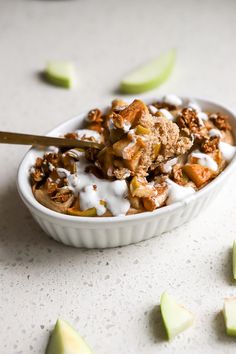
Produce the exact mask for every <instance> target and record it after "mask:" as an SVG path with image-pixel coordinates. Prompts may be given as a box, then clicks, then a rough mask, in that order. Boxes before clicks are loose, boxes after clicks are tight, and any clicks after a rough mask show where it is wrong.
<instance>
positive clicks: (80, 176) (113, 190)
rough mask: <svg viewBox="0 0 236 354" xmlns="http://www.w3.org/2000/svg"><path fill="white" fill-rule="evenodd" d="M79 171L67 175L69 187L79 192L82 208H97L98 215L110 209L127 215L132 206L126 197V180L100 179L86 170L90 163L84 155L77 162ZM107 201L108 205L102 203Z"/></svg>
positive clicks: (113, 212) (115, 212) (114, 212)
mask: <svg viewBox="0 0 236 354" xmlns="http://www.w3.org/2000/svg"><path fill="white" fill-rule="evenodd" d="M76 166H77V172H76V173H75V174H70V172H69V171H67V172H68V173H69V174H68V175H67V179H68V186H69V189H71V190H72V191H73V193H74V194H75V195H78V194H79V200H80V208H81V210H86V209H89V208H96V210H97V215H99V216H101V215H103V214H104V213H105V212H106V209H109V210H110V212H111V213H112V214H113V215H114V216H119V215H125V214H126V213H127V211H128V210H129V208H130V202H129V201H128V199H126V196H127V194H128V187H127V184H126V181H125V180H116V181H109V180H105V179H99V178H97V177H96V176H95V175H93V174H92V173H87V172H85V168H86V167H87V166H89V163H88V162H87V160H86V159H85V158H84V157H81V158H80V161H78V162H76ZM57 170H58V169H57ZM101 200H102V201H105V202H106V205H105V206H104V205H102V204H100V201H101Z"/></svg>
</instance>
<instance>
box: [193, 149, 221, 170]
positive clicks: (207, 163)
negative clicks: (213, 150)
mask: <svg viewBox="0 0 236 354" xmlns="http://www.w3.org/2000/svg"><path fill="white" fill-rule="evenodd" d="M190 156H192V157H196V158H197V159H198V164H199V165H201V166H204V167H208V168H210V169H211V170H212V171H214V172H216V171H217V170H218V165H217V163H216V161H215V160H214V159H213V158H212V157H211V156H209V155H207V154H203V153H202V152H200V151H198V150H195V151H193V152H192V153H191V155H190Z"/></svg>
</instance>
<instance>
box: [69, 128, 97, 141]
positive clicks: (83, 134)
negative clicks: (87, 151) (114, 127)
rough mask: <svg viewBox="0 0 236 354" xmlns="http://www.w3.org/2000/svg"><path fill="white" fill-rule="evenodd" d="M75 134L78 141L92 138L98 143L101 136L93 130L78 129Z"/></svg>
mask: <svg viewBox="0 0 236 354" xmlns="http://www.w3.org/2000/svg"><path fill="white" fill-rule="evenodd" d="M75 133H76V134H77V136H78V139H82V138H84V139H89V138H94V139H95V140H96V141H97V142H98V143H100V142H101V135H100V134H99V133H98V132H97V131H95V130H91V129H78V130H76V131H75Z"/></svg>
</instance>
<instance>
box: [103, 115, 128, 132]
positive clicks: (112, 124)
mask: <svg viewBox="0 0 236 354" xmlns="http://www.w3.org/2000/svg"><path fill="white" fill-rule="evenodd" d="M130 128H131V124H130V122H128V121H124V124H123V127H122V128H121V129H123V131H124V132H125V133H128V131H129V130H130ZM108 129H109V130H110V131H111V130H113V129H117V127H116V126H115V124H114V121H113V119H112V118H111V119H109V122H108Z"/></svg>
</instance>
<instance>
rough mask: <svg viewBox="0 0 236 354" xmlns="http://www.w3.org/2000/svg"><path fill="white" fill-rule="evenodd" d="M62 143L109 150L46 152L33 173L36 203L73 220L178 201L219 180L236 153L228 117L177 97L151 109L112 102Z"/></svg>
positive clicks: (140, 104)
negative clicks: (95, 145) (71, 141)
mask: <svg viewBox="0 0 236 354" xmlns="http://www.w3.org/2000/svg"><path fill="white" fill-rule="evenodd" d="M64 136H65V137H67V138H70V139H80V140H90V141H95V142H101V143H102V144H103V145H104V147H103V149H102V150H100V151H99V150H97V149H93V148H87V149H78V148H74V149H66V148H63V149H58V148H53V147H52V148H47V150H45V153H44V156H43V157H38V158H37V159H36V161H35V163H34V166H32V167H31V168H30V171H29V174H30V180H31V185H32V191H33V194H34V196H35V198H36V199H37V200H38V202H40V203H41V204H43V205H44V206H46V207H47V208H50V209H52V210H54V211H56V212H59V213H66V214H69V215H73V216H87V217H88V216H90V217H91V216H93V217H95V216H97V217H101V216H118V215H129V214H134V213H141V212H145V211H153V210H155V209H157V208H161V207H163V206H165V205H169V204H172V203H175V202H178V201H181V200H183V199H184V198H185V197H187V196H189V195H191V194H193V193H195V192H197V191H198V190H199V189H201V188H203V187H204V186H205V185H206V184H208V183H209V182H210V181H211V180H212V179H214V178H215V177H216V176H217V175H218V174H219V173H221V171H222V170H223V169H224V168H225V166H226V165H227V163H228V162H229V161H230V160H231V159H232V158H233V156H234V154H235V152H236V147H235V146H233V143H234V137H233V134H232V129H231V126H230V124H229V121H228V117H227V116H226V115H222V114H220V113H215V112H204V111H203V110H202V108H201V107H200V105H199V103H198V102H193V101H188V102H185V101H182V99H180V98H179V97H178V96H175V95H167V96H165V97H164V98H163V99H162V100H158V101H156V102H155V101H154V102H152V103H151V104H150V105H148V106H147V105H146V104H145V103H144V102H142V101H141V100H138V99H136V100H134V101H133V102H132V103H130V104H128V103H126V102H124V101H123V100H114V101H113V102H112V104H111V107H110V108H109V109H108V110H107V111H104V112H102V111H100V110H99V109H97V108H95V109H93V110H91V111H90V112H89V113H88V116H87V118H86V119H85V122H84V126H83V128H82V129H77V130H75V131H73V132H68V133H67V134H65V135H64Z"/></svg>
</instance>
